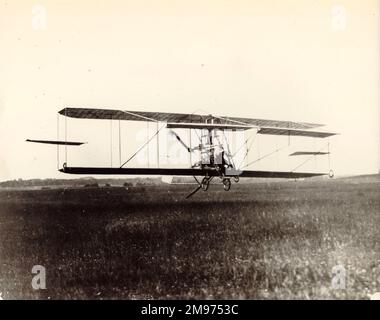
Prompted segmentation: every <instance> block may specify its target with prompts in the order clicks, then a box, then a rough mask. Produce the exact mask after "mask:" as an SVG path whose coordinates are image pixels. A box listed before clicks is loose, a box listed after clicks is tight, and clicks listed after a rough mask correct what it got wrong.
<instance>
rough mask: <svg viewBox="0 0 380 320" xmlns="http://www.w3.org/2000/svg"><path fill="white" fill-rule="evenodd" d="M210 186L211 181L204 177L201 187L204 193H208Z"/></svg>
mask: <svg viewBox="0 0 380 320" xmlns="http://www.w3.org/2000/svg"><path fill="white" fill-rule="evenodd" d="M209 185H210V180H209V179H208V178H207V177H204V178H203V180H202V183H201V187H202V190H203V191H207V190H208V187H209Z"/></svg>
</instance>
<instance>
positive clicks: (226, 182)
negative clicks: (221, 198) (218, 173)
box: [223, 178, 231, 191]
mask: <svg viewBox="0 0 380 320" xmlns="http://www.w3.org/2000/svg"><path fill="white" fill-rule="evenodd" d="M230 188H231V180H230V179H227V178H226V179H223V189H224V191H229V190H230Z"/></svg>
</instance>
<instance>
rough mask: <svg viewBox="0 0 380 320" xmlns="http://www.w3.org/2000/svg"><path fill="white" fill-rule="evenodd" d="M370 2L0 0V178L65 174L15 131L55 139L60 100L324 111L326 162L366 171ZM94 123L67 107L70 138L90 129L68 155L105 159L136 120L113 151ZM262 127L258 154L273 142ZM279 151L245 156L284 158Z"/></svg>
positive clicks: (375, 39) (371, 130)
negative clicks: (80, 118)
mask: <svg viewBox="0 0 380 320" xmlns="http://www.w3.org/2000/svg"><path fill="white" fill-rule="evenodd" d="M379 15H380V4H379V1H375V0H366V1H355V0H351V1H349V0H341V1H332V0H330V1H327V0H321V1H312V0H302V1H301V0H299V1H296V0H285V1H284V0H282V1H239V0H237V1H222V0H219V1H210V0H208V1H207V0H206V1H161V0H159V1H112V0H107V1H71V0H67V1H28V0H23V1H19V0H15V1H4V0H2V1H0V52H1V59H0V180H1V181H2V180H9V179H17V178H23V179H28V178H48V177H51V178H63V177H69V178H72V177H70V176H65V175H64V174H62V173H60V172H58V171H57V153H56V148H55V147H54V146H46V145H37V144H31V143H27V142H25V139H27V138H36V139H55V138H56V136H57V127H56V126H57V112H58V111H59V110H61V109H62V108H64V107H66V106H77V107H93V108H110V109H122V110H142V111H162V112H183V113H192V112H194V111H196V110H202V111H203V112H206V113H210V114H215V115H224V116H238V117H251V118H264V119H277V120H290V121H305V122H316V123H323V124H326V125H327V126H326V129H328V130H331V131H333V132H338V133H340V134H339V135H337V136H335V137H333V138H332V139H330V146H331V151H332V153H333V154H332V155H331V163H332V165H333V169H334V171H335V173H336V174H337V175H347V174H366V173H377V172H378V171H379V164H380V158H379V147H380V139H379V137H380V128H379V122H380V113H379V106H380V93H379V88H380V86H379V85H380V59H379V52H380V50H379V49H380V44H379V41H380V37H379V36H380V35H379V33H380V26H379V22H380V17H379ZM95 122H96V123H94V122H88V121H87V120H85V121H82V122H80V121H79V122H78V120H73V119H69V124H68V125H69V133H68V138H69V139H71V140H80V139H82V138H83V139H86V140H85V141H86V142H88V144H86V145H85V146H84V148H82V149H78V150H73V151H72V150H71V149H70V150H69V152H70V155H69V156H70V163H71V164H72V165H75V164H82V165H83V164H89V165H95V164H96V165H102V166H106V165H110V160H111V159H110V158H111V157H112V165H117V164H119V162H120V161H121V162H123V160H126V159H128V157H129V156H130V155H131V154H133V152H134V151H135V150H136V148H138V146H139V144H141V143H143V139H144V138H143V137H142V136H141V132H143V131H141V130H143V129H144V128H145V126H146V124H145V123H141V124H126V123H122V124H121V133H122V134H121V135H122V137H123V139H122V143H121V146H122V152H121V153H122V154H121V155H120V157H119V155H118V147H117V146H115V144H116V142H115V141H116V138H117V136H118V131H117V130H118V124H117V123H114V124H113V127H112V131H111V129H110V123H109V122H104V123H103V122H101V121H95ZM63 123H64V122H63V119H60V131H59V133H60V137H61V138H62V135H63V131H62V126H63ZM138 125H140V127H139V126H138ZM150 129H151V130H154V125H153V129H152V126H151V128H150ZM110 132H111V133H110ZM152 132H154V131H152ZM183 134H185V133H183ZM111 135H112V140H113V146H112V147H111V149H110V146H109V145H108V144H109V141H110V139H111ZM159 139H164V140H165V139H166V138H165V137H162V136H160V138H159ZM260 139H261V138H260ZM265 139H266V138H263V139H262V140H260V149H261V150H260V152H261V155H262V154H265V152H266V149H267V150H268V151H269V150H270V148H272V149H273V147H276V146H278V144H281V143H282V141H281V140H278V139H277V140H274V139H273V138H271V139H272V140H270V138H268V139H269V140H265ZM160 141H161V140H160ZM321 143H322V144H321ZM323 144H324V145H325V144H326V141H322V142H319V141H318V142H316V141H313V142H312V146H313V147H315V148H317V149H318V148H320V147H321V146H322V145H323ZM253 146H254V147H253V153H252V154H250V157H251V158H250V159H249V160H254V159H255V158H257V157H258V156H260V153H259V151H258V147H256V146H255V145H253ZM303 147H304V146H302V148H303ZM309 147H310V146H309ZM180 148H181V147H180ZM294 148H295V147H294ZM152 150H154V147H153V146H152V148H151V152H154V151H152ZM294 150H296V149H292V151H294ZM288 151H289V150H286V151H284V153H283V154H280V155H278V156H277V155H276V158H272V159H268V160H269V162H268V163H267V164H265V165H264V164H257V166H256V165H255V166H254V167H253V168H256V169H263V168H265V169H270V168H271V166H272V168H273V170H276V169H281V170H283V169H284V168H291V167H292V166H293V165H294V161H296V160H295V159H293V158H294V157H293V158H292V159H291V160H289V159H288V158H289V157H287V155H288ZM62 152H63V150H61V153H60V164H61V163H62V161H63V159H62V156H63V153H62ZM254 152H256V154H255V153H254ZM164 153H165V150H163V149H161V154H160V162H161V164H162V162H163V161H164V160H165V159H166V160H167V159H168V156H167V155H165V154H164ZM285 153H286V154H285ZM111 154H112V156H110V155H111ZM279 157H281V158H280V159H279ZM150 158H151V159H150V164H149V165H150V166H154V163H153V162H154V154H152V155H151V157H150ZM298 161H299V160H298ZM313 161H314V160H313ZM323 161H324V162H326V161H325V160H322V162H323ZM313 166H316V164H313Z"/></svg>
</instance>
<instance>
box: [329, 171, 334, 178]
mask: <svg viewBox="0 0 380 320" xmlns="http://www.w3.org/2000/svg"><path fill="white" fill-rule="evenodd" d="M329 178H334V171H332V170H330V171H329Z"/></svg>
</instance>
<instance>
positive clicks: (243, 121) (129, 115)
mask: <svg viewBox="0 0 380 320" xmlns="http://www.w3.org/2000/svg"><path fill="white" fill-rule="evenodd" d="M59 114H61V115H63V116H67V117H71V118H81V119H111V120H129V121H154V122H157V121H159V122H170V123H205V122H206V121H207V122H208V123H211V122H210V121H211V120H213V123H224V124H231V125H246V126H256V127H271V128H289V129H303V130H307V129H311V128H316V127H320V126H322V124H315V123H306V122H292V121H277V120H265V119H253V118H237V117H222V116H212V115H199V114H185V113H168V112H147V111H126V110H111V109H92V108H64V109H62V110H61V111H59Z"/></svg>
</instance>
